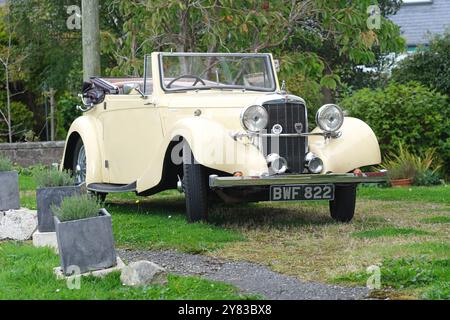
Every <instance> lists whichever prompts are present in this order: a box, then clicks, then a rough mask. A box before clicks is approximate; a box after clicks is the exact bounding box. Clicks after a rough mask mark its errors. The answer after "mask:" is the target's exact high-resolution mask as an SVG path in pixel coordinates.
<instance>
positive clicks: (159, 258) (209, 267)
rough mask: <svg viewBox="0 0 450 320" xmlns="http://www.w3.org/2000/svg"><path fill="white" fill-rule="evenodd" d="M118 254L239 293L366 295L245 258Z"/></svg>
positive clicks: (293, 296)
mask: <svg viewBox="0 0 450 320" xmlns="http://www.w3.org/2000/svg"><path fill="white" fill-rule="evenodd" d="M118 254H119V255H120V257H121V258H122V259H124V261H126V262H132V261H138V260H149V261H152V262H155V263H157V264H159V265H161V266H163V267H165V268H166V269H167V270H168V271H169V272H171V273H174V274H179V275H194V276H201V277H204V278H206V279H209V280H215V281H222V282H226V283H229V284H232V285H234V286H236V287H238V288H240V289H241V290H242V292H243V293H247V294H259V295H261V296H264V297H265V298H267V299H270V300H278V299H285V300H306V299H314V300H322V299H325V300H353V299H365V298H366V297H367V295H368V289H366V288H362V287H356V288H350V287H339V286H333V285H327V284H322V283H317V282H304V281H300V280H298V279H296V278H294V277H290V276H285V275H282V274H280V273H276V272H273V271H271V270H270V269H268V268H267V267H264V266H261V265H258V264H254V263H249V262H236V261H227V260H220V259H215V258H211V257H206V256H202V255H192V254H185V253H179V252H175V251H135V250H118Z"/></svg>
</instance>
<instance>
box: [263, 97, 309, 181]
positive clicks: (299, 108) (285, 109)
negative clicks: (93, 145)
mask: <svg viewBox="0 0 450 320" xmlns="http://www.w3.org/2000/svg"><path fill="white" fill-rule="evenodd" d="M263 107H264V108H265V109H266V110H267V113H268V114H269V124H268V125H267V133H271V130H272V128H273V126H274V125H276V124H279V125H281V126H282V127H283V132H282V133H297V130H296V127H295V126H296V124H297V126H299V124H301V127H302V128H303V129H302V131H301V132H306V130H307V119H306V107H305V105H303V104H301V103H293V102H285V101H277V102H268V103H265V104H263ZM306 144H307V140H306V138H305V137H297V138H292V137H290V138H288V137H269V138H268V139H267V141H264V142H263V148H264V153H265V154H266V155H269V154H271V153H278V154H279V155H280V156H282V157H283V158H285V159H286V160H287V163H288V171H287V173H303V169H304V165H305V164H304V159H305V152H306Z"/></svg>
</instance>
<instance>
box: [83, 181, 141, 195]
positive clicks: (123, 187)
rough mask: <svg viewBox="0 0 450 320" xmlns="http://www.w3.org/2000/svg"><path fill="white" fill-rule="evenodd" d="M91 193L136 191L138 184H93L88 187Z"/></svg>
mask: <svg viewBox="0 0 450 320" xmlns="http://www.w3.org/2000/svg"><path fill="white" fill-rule="evenodd" d="M87 189H88V190H89V191H93V192H104V193H118V192H131V191H136V182H133V183H130V184H112V183H91V184H89V185H88V186H87Z"/></svg>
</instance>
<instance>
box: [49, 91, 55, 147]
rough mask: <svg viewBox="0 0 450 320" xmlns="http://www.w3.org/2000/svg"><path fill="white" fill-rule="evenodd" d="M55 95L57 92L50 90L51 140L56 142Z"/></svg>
mask: <svg viewBox="0 0 450 320" xmlns="http://www.w3.org/2000/svg"><path fill="white" fill-rule="evenodd" d="M55 93H56V91H55V90H54V89H52V88H50V91H49V96H50V140H51V141H55V109H56V106H55V105H56V103H55Z"/></svg>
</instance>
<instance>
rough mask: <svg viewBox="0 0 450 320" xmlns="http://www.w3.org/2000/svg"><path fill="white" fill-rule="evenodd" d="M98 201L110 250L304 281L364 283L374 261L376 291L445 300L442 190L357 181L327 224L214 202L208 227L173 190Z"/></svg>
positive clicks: (319, 217) (318, 217)
mask: <svg viewBox="0 0 450 320" xmlns="http://www.w3.org/2000/svg"><path fill="white" fill-rule="evenodd" d="M21 184H22V186H24V188H22V189H21V190H23V191H22V203H23V204H24V205H25V206H29V207H32V208H33V207H35V199H34V197H35V196H34V192H33V191H32V189H33V184H32V182H31V181H30V179H29V177H21ZM26 189H28V190H26ZM106 206H107V208H108V210H109V211H110V212H111V214H112V216H113V227H114V235H115V239H116V243H117V245H118V246H119V247H124V248H131V249H133V248H134V249H175V250H180V251H184V252H194V253H202V254H206V255H211V256H215V257H220V258H226V259H236V260H246V261H252V262H257V263H261V264H263V265H267V266H269V267H270V268H271V269H273V270H275V271H278V272H281V273H284V274H289V275H293V276H296V277H298V278H300V279H303V280H314V281H321V282H327V283H339V284H346V285H355V284H358V285H364V284H365V281H367V278H368V277H369V275H367V274H366V268H367V267H369V266H371V265H379V266H381V274H382V278H381V284H382V287H383V290H382V291H381V293H380V292H377V293H376V294H377V295H378V296H381V297H385V296H388V297H391V298H395V297H399V295H400V296H401V297H403V298H405V297H406V298H427V299H428V298H429V299H450V296H449V291H448V283H449V272H450V268H448V261H449V257H450V241H449V220H450V187H448V186H438V187H429V188H423V187H411V188H405V189H401V188H399V189H393V188H375V187H361V188H359V190H358V201H357V209H356V214H355V218H354V220H353V222H352V223H350V224H338V223H335V222H334V221H333V220H332V219H331V218H330V217H329V213H328V205H327V204H326V203H323V202H309V203H276V204H275V203H259V204H245V205H217V206H214V207H213V208H212V209H211V213H210V220H211V222H210V224H187V223H186V221H185V217H184V197H183V196H182V195H180V194H179V193H178V192H176V191H169V192H164V193H161V194H159V195H156V196H153V197H148V198H138V197H136V196H134V195H129V194H119V195H110V196H108V198H107V202H106ZM424 274H425V275H428V276H424ZM408 277H409V278H408ZM424 277H425V278H426V280H423V279H424ZM417 279H419V280H417ZM374 294H375V293H374Z"/></svg>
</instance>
